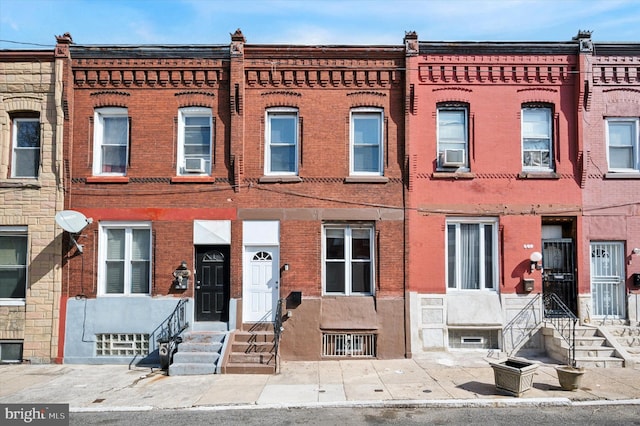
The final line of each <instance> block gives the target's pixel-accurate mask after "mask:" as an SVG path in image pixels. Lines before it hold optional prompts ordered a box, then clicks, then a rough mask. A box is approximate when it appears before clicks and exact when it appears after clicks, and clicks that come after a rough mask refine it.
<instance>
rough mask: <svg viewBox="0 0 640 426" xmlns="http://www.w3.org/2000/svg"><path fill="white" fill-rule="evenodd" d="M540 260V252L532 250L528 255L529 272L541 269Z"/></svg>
mask: <svg viewBox="0 0 640 426" xmlns="http://www.w3.org/2000/svg"><path fill="white" fill-rule="evenodd" d="M541 260H542V254H541V253H540V252H539V251H534V252H533V253H531V256H529V261H531V272H533V271H535V270H536V269H538V270H541V269H542V264H541V263H540V261H541Z"/></svg>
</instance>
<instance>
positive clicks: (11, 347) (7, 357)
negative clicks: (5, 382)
mask: <svg viewBox="0 0 640 426" xmlns="http://www.w3.org/2000/svg"><path fill="white" fill-rule="evenodd" d="M18 362H22V340H2V341H0V363H2V364H5V363H18Z"/></svg>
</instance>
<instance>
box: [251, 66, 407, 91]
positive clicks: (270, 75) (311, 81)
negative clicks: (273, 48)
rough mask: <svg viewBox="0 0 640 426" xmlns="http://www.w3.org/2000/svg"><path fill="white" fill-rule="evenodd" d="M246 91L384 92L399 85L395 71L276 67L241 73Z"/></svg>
mask: <svg viewBox="0 0 640 426" xmlns="http://www.w3.org/2000/svg"><path fill="white" fill-rule="evenodd" d="M245 79H246V83H247V86H248V87H255V86H262V87H269V86H271V87H278V86H284V87H316V86H320V87H326V86H331V87H371V88H388V87H390V86H397V85H399V84H400V83H401V81H402V79H401V74H400V71H399V70H396V69H384V68H381V69H340V70H335V69H331V67H330V65H326V64H325V65H324V66H322V67H319V68H318V69H309V68H308V67H305V68H303V69H286V68H285V69H280V68H278V67H276V66H274V67H273V68H264V69H248V70H246V71H245Z"/></svg>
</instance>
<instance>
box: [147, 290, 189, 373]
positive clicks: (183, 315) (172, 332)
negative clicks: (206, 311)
mask: <svg viewBox="0 0 640 426" xmlns="http://www.w3.org/2000/svg"><path fill="white" fill-rule="evenodd" d="M188 302H189V299H187V298H184V297H183V298H181V299H180V300H179V301H178V304H177V305H176V307H175V308H174V309H173V312H171V314H170V315H169V316H168V317H167V319H165V320H164V321H163V322H162V323H161V324H160V325H159V326H158V327H156V329H155V330H153V332H152V335H153V336H154V337H155V339H156V342H158V344H159V345H158V349H159V352H160V364H161V367H163V368H164V367H168V366H169V363H170V362H171V354H173V352H174V350H175V348H176V346H177V345H178V343H180V334H181V333H182V332H183V331H184V330H186V329H187V328H188V327H189V323H188V322H187V309H186V305H187V303H188Z"/></svg>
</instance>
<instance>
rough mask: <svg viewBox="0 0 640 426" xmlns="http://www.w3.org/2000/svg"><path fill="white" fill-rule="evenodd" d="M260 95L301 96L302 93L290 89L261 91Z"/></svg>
mask: <svg viewBox="0 0 640 426" xmlns="http://www.w3.org/2000/svg"><path fill="white" fill-rule="evenodd" d="M260 96H296V97H298V98H300V97H302V93H299V92H292V91H290V90H273V91H270V92H264V93H261V94H260Z"/></svg>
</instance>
